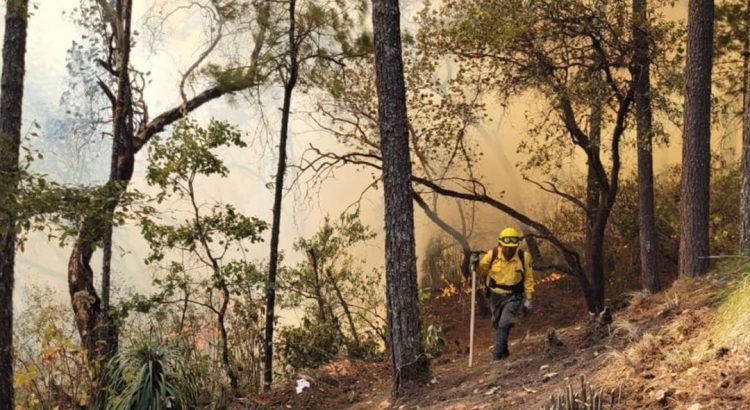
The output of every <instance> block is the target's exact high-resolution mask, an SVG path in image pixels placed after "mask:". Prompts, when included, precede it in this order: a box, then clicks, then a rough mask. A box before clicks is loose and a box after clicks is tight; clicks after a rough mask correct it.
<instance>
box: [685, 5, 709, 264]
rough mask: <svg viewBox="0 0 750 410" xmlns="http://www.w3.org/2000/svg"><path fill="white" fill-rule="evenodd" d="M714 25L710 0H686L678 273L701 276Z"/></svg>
mask: <svg viewBox="0 0 750 410" xmlns="http://www.w3.org/2000/svg"><path fill="white" fill-rule="evenodd" d="M713 28H714V2H713V0H690V2H689V3H688V23H687V64H686V67H685V111H684V114H683V115H684V118H683V127H684V131H683V137H682V185H681V195H680V263H679V264H680V267H679V274H680V276H681V277H696V276H699V275H702V274H704V273H705V272H706V271H707V270H708V267H709V263H708V262H709V261H708V258H707V257H708V255H709V238H708V213H709V182H710V178H711V164H710V161H711V70H712V66H713V64H712V59H713V58H712V57H713Z"/></svg>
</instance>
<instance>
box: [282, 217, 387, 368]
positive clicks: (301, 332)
mask: <svg viewBox="0 0 750 410" xmlns="http://www.w3.org/2000/svg"><path fill="white" fill-rule="evenodd" d="M374 237H375V234H374V233H373V232H372V231H371V229H370V228H369V227H368V226H366V225H364V224H362V222H361V221H360V220H359V215H358V214H357V213H352V214H344V215H342V216H341V217H340V218H339V219H338V220H337V221H335V222H333V221H331V219H330V218H328V217H327V218H326V219H325V220H324V222H323V225H322V226H321V227H320V229H319V230H318V232H317V233H315V234H314V235H312V236H311V237H310V238H302V239H299V240H298V241H297V242H296V243H295V246H294V248H295V250H296V251H298V252H302V253H304V255H305V256H306V259H305V261H304V262H301V263H299V264H297V265H296V266H294V267H286V268H284V269H282V270H281V272H280V285H281V287H282V290H283V291H284V294H285V301H284V306H287V307H290V308H292V307H296V308H302V309H304V312H305V319H304V322H303V324H302V325H301V326H299V327H296V328H287V329H285V330H284V331H283V332H282V339H285V338H286V337H290V338H291V339H290V340H285V343H286V344H287V345H288V346H289V347H287V348H284V349H282V351H281V356H282V360H283V361H284V362H285V363H287V364H288V366H289V367H290V368H292V369H298V368H300V367H306V366H312V365H315V366H317V365H320V364H322V363H324V362H325V361H327V360H330V359H331V358H333V357H334V356H335V355H336V354H338V353H340V351H341V350H342V349H345V350H346V354H347V355H348V356H349V357H353V358H361V359H373V358H376V357H377V356H378V354H379V352H380V341H381V339H383V333H382V329H383V324H384V322H385V321H384V320H383V318H382V317H381V316H380V315H379V309H381V308H382V305H383V303H382V299H381V298H382V296H381V293H382V292H381V291H380V290H381V289H382V286H381V279H380V275H379V272H377V271H374V272H371V273H368V272H366V271H364V270H363V269H362V268H360V267H359V266H358V263H357V261H356V260H355V258H354V257H353V256H352V255H351V253H350V252H351V249H352V248H353V247H355V246H360V245H362V244H365V243H366V242H367V241H369V240H370V239H372V238H374ZM303 336H306V337H303ZM306 342H308V343H309V345H307V346H306V345H304V344H305V343H306ZM317 343H323V345H325V346H328V347H325V348H324V347H323V346H322V345H317ZM299 344H302V345H299ZM307 353H309V354H312V355H313V356H314V358H311V359H309V360H308V359H305V358H304V355H305V354H307Z"/></svg>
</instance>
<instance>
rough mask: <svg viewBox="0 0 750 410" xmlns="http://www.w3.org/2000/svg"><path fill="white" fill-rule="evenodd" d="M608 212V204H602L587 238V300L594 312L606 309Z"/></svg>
mask: <svg viewBox="0 0 750 410" xmlns="http://www.w3.org/2000/svg"><path fill="white" fill-rule="evenodd" d="M608 214H609V211H608V208H607V205H605V204H601V208H600V210H599V211H598V212H597V215H596V217H595V219H594V221H593V224H592V227H591V231H590V233H589V237H588V238H587V246H586V269H587V271H588V276H589V284H590V290H589V294H588V295H586V302H587V305H588V308H589V312H592V313H599V312H601V311H602V309H604V296H605V295H604V287H605V283H604V278H605V274H604V239H605V231H606V226H607V219H608Z"/></svg>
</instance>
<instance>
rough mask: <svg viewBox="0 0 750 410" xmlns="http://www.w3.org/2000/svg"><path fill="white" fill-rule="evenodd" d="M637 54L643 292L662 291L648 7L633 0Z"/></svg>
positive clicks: (645, 3)
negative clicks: (655, 197)
mask: <svg viewBox="0 0 750 410" xmlns="http://www.w3.org/2000/svg"><path fill="white" fill-rule="evenodd" d="M633 19H634V23H633V39H634V40H635V55H634V62H633V63H634V64H633V69H632V75H633V78H634V80H635V85H634V87H635V93H634V100H635V121H636V134H637V143H636V145H637V150H638V222H639V223H638V228H639V229H638V232H639V235H640V256H641V258H640V259H641V278H642V282H643V283H642V286H643V288H644V289H646V290H648V291H649V292H651V293H656V292H659V291H660V290H661V283H660V282H659V274H658V272H657V271H656V221H655V217H654V160H653V153H652V152H653V151H652V147H653V127H652V120H653V115H652V112H651V58H650V57H649V46H648V6H647V2H646V0H633Z"/></svg>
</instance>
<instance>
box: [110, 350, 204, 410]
mask: <svg viewBox="0 0 750 410" xmlns="http://www.w3.org/2000/svg"><path fill="white" fill-rule="evenodd" d="M108 381H109V382H108V384H109V390H110V399H109V401H108V403H107V409H108V410H166V409H178V410H179V409H189V408H194V407H195V405H194V403H195V393H194V392H195V388H194V385H195V384H194V382H193V379H192V378H191V377H190V376H189V375H188V374H187V373H186V372H184V371H183V368H182V366H181V365H180V361H179V360H178V358H177V355H176V354H175V353H174V351H173V350H172V349H171V348H170V347H169V346H167V345H164V344H160V343H158V342H156V341H153V340H148V339H147V340H143V341H141V342H138V343H135V344H133V345H131V346H129V347H128V348H126V349H122V350H120V352H118V353H117V355H116V356H115V357H113V358H112V361H111V362H110V366H109V372H108Z"/></svg>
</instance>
